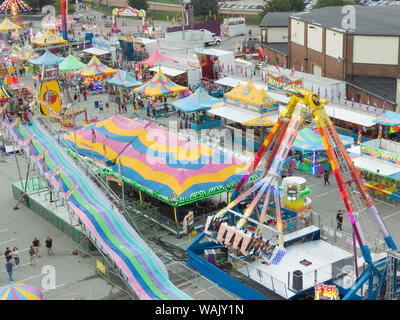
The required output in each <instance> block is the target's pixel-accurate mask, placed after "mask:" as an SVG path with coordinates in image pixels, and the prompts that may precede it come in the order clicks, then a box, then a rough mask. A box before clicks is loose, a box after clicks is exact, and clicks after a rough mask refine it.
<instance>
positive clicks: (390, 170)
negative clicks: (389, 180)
mask: <svg viewBox="0 0 400 320" xmlns="http://www.w3.org/2000/svg"><path fill="white" fill-rule="evenodd" d="M352 160H353V162H354V165H355V166H356V167H357V168H360V169H364V170H368V171H371V172H376V170H377V169H379V174H381V175H384V176H391V175H393V174H395V173H399V172H400V167H398V166H394V165H391V164H389V163H387V162H385V161H382V160H379V159H374V158H370V157H367V156H360V157H355V158H353V159H352Z"/></svg>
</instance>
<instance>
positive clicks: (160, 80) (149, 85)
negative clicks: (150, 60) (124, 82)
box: [134, 70, 188, 97]
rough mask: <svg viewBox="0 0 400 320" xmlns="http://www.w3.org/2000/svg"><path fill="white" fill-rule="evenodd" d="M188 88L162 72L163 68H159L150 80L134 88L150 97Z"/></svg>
mask: <svg viewBox="0 0 400 320" xmlns="http://www.w3.org/2000/svg"><path fill="white" fill-rule="evenodd" d="M186 90H188V88H186V87H183V86H180V85H178V84H176V83H175V82H173V81H172V80H170V79H169V78H168V77H167V76H166V75H165V74H164V73H162V71H161V70H159V71H158V72H157V73H156V74H155V75H154V77H153V78H152V79H151V80H150V81H148V82H146V83H145V84H144V85H142V86H140V87H138V88H136V89H134V91H135V92H136V93H140V94H143V95H145V96H148V97H160V96H167V95H171V94H175V93H178V92H182V91H186Z"/></svg>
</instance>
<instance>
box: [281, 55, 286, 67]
mask: <svg viewBox="0 0 400 320" xmlns="http://www.w3.org/2000/svg"><path fill="white" fill-rule="evenodd" d="M282 62H283V69H286V57H283V61H282Z"/></svg>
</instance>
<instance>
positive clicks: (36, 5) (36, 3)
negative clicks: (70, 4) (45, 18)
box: [25, 0, 59, 11]
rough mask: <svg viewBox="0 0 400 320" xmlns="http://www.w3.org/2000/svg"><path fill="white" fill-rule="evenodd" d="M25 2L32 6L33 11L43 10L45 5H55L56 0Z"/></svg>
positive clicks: (31, 0)
mask: <svg viewBox="0 0 400 320" xmlns="http://www.w3.org/2000/svg"><path fill="white" fill-rule="evenodd" d="M58 1H59V0H58ZM25 2H26V4H27V5H29V6H30V7H31V8H32V10H33V11H37V10H41V8H42V7H43V6H46V5H48V4H50V5H54V3H53V2H54V0H25Z"/></svg>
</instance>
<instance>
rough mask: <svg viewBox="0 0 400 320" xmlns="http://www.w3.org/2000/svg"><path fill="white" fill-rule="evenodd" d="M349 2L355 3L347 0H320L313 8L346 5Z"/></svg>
mask: <svg viewBox="0 0 400 320" xmlns="http://www.w3.org/2000/svg"><path fill="white" fill-rule="evenodd" d="M348 4H353V2H351V1H346V0H318V1H317V3H316V4H315V6H313V9H319V8H323V7H333V6H346V5H348Z"/></svg>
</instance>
